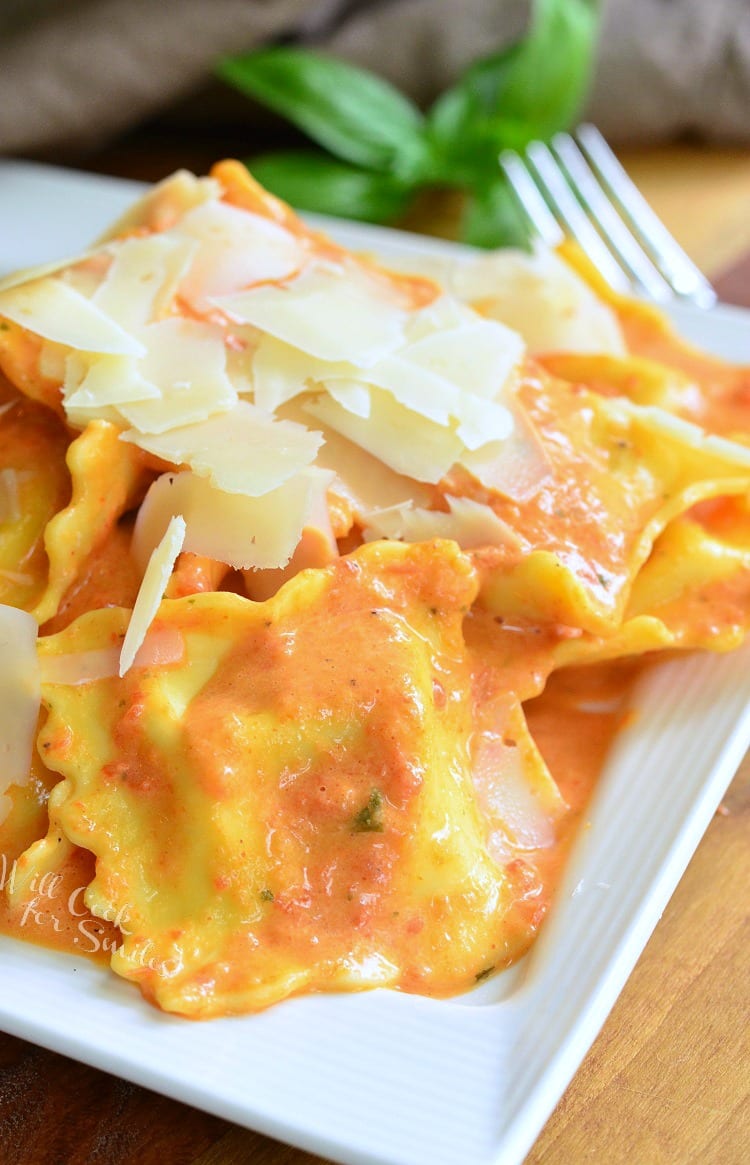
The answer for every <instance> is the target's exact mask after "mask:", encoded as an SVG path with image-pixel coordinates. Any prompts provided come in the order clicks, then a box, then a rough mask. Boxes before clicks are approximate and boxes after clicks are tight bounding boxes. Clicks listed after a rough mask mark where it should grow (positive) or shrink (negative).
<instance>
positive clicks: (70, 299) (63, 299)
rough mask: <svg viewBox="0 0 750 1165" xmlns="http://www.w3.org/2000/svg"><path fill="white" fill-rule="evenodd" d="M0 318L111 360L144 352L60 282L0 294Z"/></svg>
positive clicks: (29, 285) (38, 282) (39, 282)
mask: <svg viewBox="0 0 750 1165" xmlns="http://www.w3.org/2000/svg"><path fill="white" fill-rule="evenodd" d="M0 316H5V317H6V319H9V320H13V322H14V323H16V324H19V325H20V326H21V327H22V328H28V330H29V331H31V332H35V333H36V335H38V336H42V337H43V338H44V339H45V340H54V341H55V342H56V343H58V344H65V345H67V347H69V348H75V349H79V350H82V351H85V352H106V353H110V354H111V355H114V356H140V355H142V354H143V352H144V348H143V345H142V344H141V343H139V341H138V340H137V339H135V337H134V336H130V335H128V333H127V332H126V331H124V330H123V329H122V328H121V327H120V326H119V325H118V324H116V323H115V321H114V320H112V319H110V317H109V316H108V315H106V314H105V313H104V312H103V311H102V310H101V309H100V308H98V307H97V306H96V304H94V303H92V302H91V300H89V299H86V297H85V296H83V295H80V294H79V292H77V291H75V290H74V289H73V288H72V287H70V286H69V285H68V284H67V283H64V282H63V281H62V280H61V279H54V278H51V279H37V280H36V281H35V282H33V283H25V284H23V286H21V287H13V288H11V289H10V290H6V291H0Z"/></svg>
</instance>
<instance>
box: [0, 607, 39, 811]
mask: <svg viewBox="0 0 750 1165" xmlns="http://www.w3.org/2000/svg"><path fill="white" fill-rule="evenodd" d="M37 630H38V628H37V623H36V619H34V618H33V616H32V615H29V614H27V613H26V611H18V610H16V608H15V607H6V606H0V822H2V821H4V820H5V818H6V817H7V815H8V813H9V812H10V808H11V802H10V799H9V798H8V797H6V796H5V794H6V792H7V790H8V789H9V788H10V787H11V786H12V785H25V784H26V782H27V781H28V779H29V773H30V770H31V757H32V751H33V748H34V737H35V734H36V726H37V720H38V717H39V702H40V698H41V689H40V684H39V664H38V661H37V655H36V637H37Z"/></svg>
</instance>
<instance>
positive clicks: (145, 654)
mask: <svg viewBox="0 0 750 1165" xmlns="http://www.w3.org/2000/svg"><path fill="white" fill-rule="evenodd" d="M120 653H121V652H120V649H118V648H117V647H101V648H99V649H98V650H96V649H95V650H92V651H78V652H74V653H71V654H69V655H43V656H42V657H41V659H40V667H41V680H42V684H69V685H70V686H71V687H79V686H80V685H81V684H93V683H96V682H97V681H98V680H109V679H114V677H115V676H117V675H119V674H120ZM184 656H185V640H184V639H183V637H182V635H181V634H180V632H179V631H177V629H176V628H174V627H160V628H158V629H157V630H155V631H149V632H148V634H147V636H146V638H145V640H144V641H143V643H142V644H141V646H140V647H139V648H138V651H137V652H136V656H135V659H134V660H133V663H132V665H131V666H132V667H134V668H138V667H164V666H166V665H167V664H170V663H180V662H181V661H182V660H183V658H184Z"/></svg>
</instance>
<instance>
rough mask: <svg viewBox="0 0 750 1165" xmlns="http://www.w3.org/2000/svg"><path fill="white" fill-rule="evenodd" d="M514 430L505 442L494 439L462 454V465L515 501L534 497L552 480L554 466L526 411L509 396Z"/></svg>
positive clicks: (491, 487)
mask: <svg viewBox="0 0 750 1165" xmlns="http://www.w3.org/2000/svg"><path fill="white" fill-rule="evenodd" d="M507 405H508V408H509V409H510V411H511V412H512V415H513V430H512V432H511V433H510V434H509V435H508V437H506V438H505V440H503V441H493V442H491V443H489V444H487V445H484V446H483V447H482V448H480V449H478V450H469V449H467V451H466V452H465V453H464V454H463V456H462V457H461V465H462V466H463V467H464V468H465V469H467V470H468V472H469V473H470V474H471V475H472V477H474V478H476V480H477V481H479V482H481V484H482V485H483V486H485V488H486V489H491V490H495V491H496V492H497V493H500V494H503V496H504V497H507V498H510V499H511V501H514V502H526V501H528V500H529V499H530V498H532V497H534V496H535V495H536V494H537V493H538V492H539V490H540V489H541V488H542V486H543V485H544V483H545V482H546V481H548V480H549V478H550V476H551V474H552V465H551V463H550V460H549V458H548V456H547V454H546V452H545V449H544V447H543V445H542V443H541V441H540V440H539V438H538V436H537V434H536V430H535V429H534V426H533V424H532V423H531V421H530V419H529V417H528V415H527V413H526V410H525V409H524V408H523V406H522V405H521V404H520V402H519V401H517V400H513V399H511V398H508V401H507Z"/></svg>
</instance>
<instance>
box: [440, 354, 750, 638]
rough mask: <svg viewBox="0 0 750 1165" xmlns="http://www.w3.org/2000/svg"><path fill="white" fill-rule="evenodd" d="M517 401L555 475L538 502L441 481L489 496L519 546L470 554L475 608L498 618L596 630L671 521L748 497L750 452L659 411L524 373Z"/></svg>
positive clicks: (616, 613) (610, 618)
mask: <svg viewBox="0 0 750 1165" xmlns="http://www.w3.org/2000/svg"><path fill="white" fill-rule="evenodd" d="M520 396H521V399H522V401H523V403H524V405H525V406H526V408H527V410H528V414H529V416H530V418H531V420H532V423H533V424H534V426H535V429H536V433H537V435H538V438H539V441H540V444H541V446H542V448H543V449H544V452H545V455H546V457H547V458H548V461H549V465H550V470H551V472H550V475H549V477H548V478H547V479H546V480H545V481H543V482H541V484H540V486H539V488H538V490H537V491H536V492H535V493H534V495H533V496H532V497H530V498H528V499H527V500H525V501H513V500H512V499H510V498H506V497H503V496H502V495H501V494H500V493H498V492H495V493H492V492H488V491H487V490H482V489H479V488H478V487H477V486H476V485H472V483H471V482H467V480H466V479H465V478H458V479H457V480H455V479H454V480H450V479H449V482H448V485H449V487H450V490H451V492H452V493H457V494H464V495H467V496H475V497H477V498H478V499H480V500H483V501H486V502H487V504H488V505H490V506H491V507H492V509H493V511H494V512H495V513H496V514H497V516H498V517H499V518H500V519H501V520H502V521H503V522H505V523H506V524H507V525H508V526H509V527H510V528H511V530H514V531H515V532H516V533H517V534H518V535H519V536H520V537H521V538H522V539H524V541H525V544H526V545H525V547H524V548H523V549H521V550H519V549H518V548H517V547H513V546H510V547H507V546H506V547H494V548H486V549H482V550H479V551H477V552H476V554H475V561H476V563H477V566H478V568H479V570H480V573H481V575H482V602H483V603H484V605H485V606H487V607H488V609H490V610H492V611H493V612H496V613H498V614H500V615H503V616H510V615H519V616H523V617H527V618H531V619H535V620H537V621H540V622H557V623H565V624H569V625H570V626H573V627H580V628H581V629H583V630H584V631H587V632H591V633H594V634H597V633H598V634H604V633H606V632H607V631H608V630H610V631H611V630H614V628H615V627H616V626H617V625H618V623H619V622H620V620H621V619H622V615H623V613H624V610H625V607H626V605H627V601H628V596H629V593H630V589H631V587H632V584H633V581H634V579H635V578H636V577H637V575H638V572H639V570H640V569H641V567H642V565H643V563H644V562H645V560H646V559H647V558H648V556H649V554H650V552H651V548H652V546H653V543H654V541H655V539H656V538H657V537H658V535H659V534H660V533H661V531H662V530H663V529H664V528H665V527H666V526H667V525H668V523H669V522H670V521H671V520H672V519H673V518H674V517H676V516H677V515H679V514H680V513H682V512H683V511H685V510H686V509H688V508H689V507H690V506H692V505H694V504H696V503H697V502H700V501H702V500H704V499H707V498H713V497H722V496H731V495H746V494H747V492H748V489H749V488H750V456H749V455H748V451H747V449H746V448H745V447H744V446H741V445H736V444H733V443H731V442H728V441H718V440H717V441H714V442H712V441H711V440H706V439H705V436H704V435H702V431H701V430H700V429H698V428H697V427H695V426H691V425H689V424H682V426H681V425H680V422H678V421H677V420H676V419H674V418H672V417H671V415H670V414H668V413H666V412H664V411H663V410H661V409H657V408H648V407H646V408H641V407H638V406H636V405H632V404H630V403H628V402H624V401H617V400H612V401H610V400H607V399H605V398H603V397H602V396H600V395H598V394H597V393H594V392H591V391H590V390H588V389H587V388H585V387H584V386H582V385H570V384H567V383H565V382H563V381H559V380H556V379H552V378H550V377H548V376H545V375H543V374H541V375H539V376H538V377H536V378H534V377H530V376H529V377H527V378H525V379H524V381H523V383H522V387H521V390H520Z"/></svg>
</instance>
